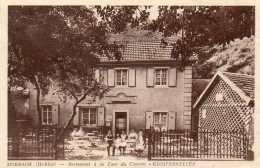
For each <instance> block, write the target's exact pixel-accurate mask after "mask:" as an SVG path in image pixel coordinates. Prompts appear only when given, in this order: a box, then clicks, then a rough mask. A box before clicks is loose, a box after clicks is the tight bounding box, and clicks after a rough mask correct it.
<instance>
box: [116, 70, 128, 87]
mask: <svg viewBox="0 0 260 168" xmlns="http://www.w3.org/2000/svg"><path fill="white" fill-rule="evenodd" d="M127 72H128V71H127V69H116V70H115V74H116V75H115V80H116V82H115V83H116V85H117V86H126V85H127V81H128V75H127Z"/></svg>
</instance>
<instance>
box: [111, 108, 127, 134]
mask: <svg viewBox="0 0 260 168" xmlns="http://www.w3.org/2000/svg"><path fill="white" fill-rule="evenodd" d="M113 116H114V117H113V131H114V133H115V134H117V133H119V134H121V132H122V131H125V133H126V134H127V133H128V131H129V116H128V112H126V111H122V112H121V111H120V112H114V115H113Z"/></svg>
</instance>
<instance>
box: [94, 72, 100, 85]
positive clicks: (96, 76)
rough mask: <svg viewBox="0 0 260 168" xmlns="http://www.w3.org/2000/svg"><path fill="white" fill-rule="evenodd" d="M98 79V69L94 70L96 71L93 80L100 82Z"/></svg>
mask: <svg viewBox="0 0 260 168" xmlns="http://www.w3.org/2000/svg"><path fill="white" fill-rule="evenodd" d="M99 77H100V71H99V69H96V70H95V79H96V80H97V82H99V81H100V80H99Z"/></svg>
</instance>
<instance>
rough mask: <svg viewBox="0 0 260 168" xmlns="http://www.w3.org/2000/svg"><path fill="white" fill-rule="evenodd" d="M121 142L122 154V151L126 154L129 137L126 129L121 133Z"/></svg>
mask: <svg viewBox="0 0 260 168" xmlns="http://www.w3.org/2000/svg"><path fill="white" fill-rule="evenodd" d="M120 137H121V143H120V146H119V148H120V154H122V151H123V155H125V150H126V145H127V143H126V139H127V135H126V133H125V131H124V130H123V131H122V133H121V136H120Z"/></svg>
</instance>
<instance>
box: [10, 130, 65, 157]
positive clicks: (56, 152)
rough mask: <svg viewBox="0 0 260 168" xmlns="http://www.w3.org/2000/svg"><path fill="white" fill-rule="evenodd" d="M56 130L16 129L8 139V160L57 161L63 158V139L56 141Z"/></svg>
mask: <svg viewBox="0 0 260 168" xmlns="http://www.w3.org/2000/svg"><path fill="white" fill-rule="evenodd" d="M57 131H58V129H57V128H56V127H51V126H43V127H40V128H17V130H16V131H15V134H14V135H12V136H9V137H8V159H16V160H17V159H30V160H31V159H44V160H45V159H57V158H62V157H64V139H63V138H62V139H61V140H60V141H59V142H58V141H56V135H57Z"/></svg>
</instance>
